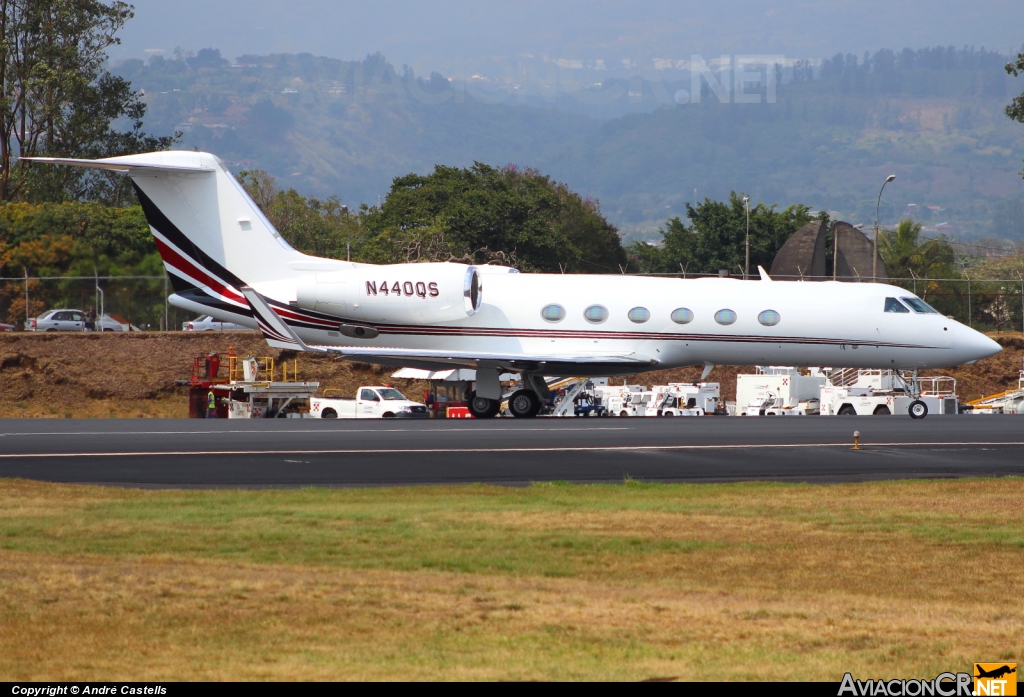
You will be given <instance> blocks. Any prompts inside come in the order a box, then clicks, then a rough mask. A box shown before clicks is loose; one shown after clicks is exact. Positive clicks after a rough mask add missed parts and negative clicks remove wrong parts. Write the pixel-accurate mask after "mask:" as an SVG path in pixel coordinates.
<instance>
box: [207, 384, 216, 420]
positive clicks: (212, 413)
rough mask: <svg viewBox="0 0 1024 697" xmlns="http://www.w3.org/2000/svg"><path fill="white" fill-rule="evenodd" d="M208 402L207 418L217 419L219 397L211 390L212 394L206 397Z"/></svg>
mask: <svg viewBox="0 0 1024 697" xmlns="http://www.w3.org/2000/svg"><path fill="white" fill-rule="evenodd" d="M206 398H207V400H208V402H209V403H208V405H207V410H206V418H208V419H216V418H217V397H216V395H214V394H213V390H210V394H208V395H206Z"/></svg>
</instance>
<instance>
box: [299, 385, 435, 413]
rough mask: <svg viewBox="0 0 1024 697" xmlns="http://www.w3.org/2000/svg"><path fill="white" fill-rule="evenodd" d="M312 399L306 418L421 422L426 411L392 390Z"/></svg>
mask: <svg viewBox="0 0 1024 697" xmlns="http://www.w3.org/2000/svg"><path fill="white" fill-rule="evenodd" d="M329 391H330V390H325V391H324V393H325V394H324V396H321V397H313V398H312V399H310V402H309V411H310V415H311V416H313V417H314V418H315V417H318V416H319V417H320V418H322V419H425V418H427V407H426V406H425V405H423V404H420V403H418V402H413V401H411V400H409V399H407V398H406V396H405V395H404V394H402V393H401V392H399V391H398V390H396V389H395V388H393V387H381V386H376V385H365V386H363V387H360V388H359V389H358V390H356V395H355V397H335V398H332V397H328V396H326V393H327V392H329Z"/></svg>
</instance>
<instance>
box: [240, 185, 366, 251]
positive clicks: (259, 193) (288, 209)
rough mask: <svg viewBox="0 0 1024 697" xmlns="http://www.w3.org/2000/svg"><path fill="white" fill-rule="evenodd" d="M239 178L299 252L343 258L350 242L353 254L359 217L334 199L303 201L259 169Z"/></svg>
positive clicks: (359, 233)
mask: <svg viewBox="0 0 1024 697" xmlns="http://www.w3.org/2000/svg"><path fill="white" fill-rule="evenodd" d="M239 178H240V179H241V181H242V185H243V186H244V187H245V190H246V191H247V192H248V193H249V196H251V197H252V199H253V201H255V202H256V205H257V206H259V207H260V210H262V211H263V214H264V215H265V216H267V219H268V220H269V221H270V222H271V223H272V224H273V226H274V227H275V228H276V229H277V231H278V232H280V233H281V236H282V237H284V238H285V239H286V240H287V241H288V243H289V244H290V245H291V246H293V247H295V249H297V250H299V251H300V252H304V253H306V254H312V255H313V256H318V257H328V258H334V259H345V258H346V256H347V255H348V245H349V243H350V242H351V243H352V244H353V251H356V250H357V249H358V247H359V245H360V243H361V240H362V225H361V222H362V218H361V216H359V215H353V214H351V212H350V211H349V210H348V208H347V207H345V206H343V205H342V203H341V200H340V199H338V197H336V196H331V197H330V198H328V199H326V200H320V199H317V198H313V197H309V198H306V197H305V196H302V195H301V194H299V192H297V191H296V190H295V189H288V190H287V191H285V190H282V189H280V188H278V186H277V182H276V181H275V179H274V177H273V176H271V175H270V174H269V173H267V172H265V171H263V170H252V171H247V172H241V173H240V174H239ZM353 258H355V257H353Z"/></svg>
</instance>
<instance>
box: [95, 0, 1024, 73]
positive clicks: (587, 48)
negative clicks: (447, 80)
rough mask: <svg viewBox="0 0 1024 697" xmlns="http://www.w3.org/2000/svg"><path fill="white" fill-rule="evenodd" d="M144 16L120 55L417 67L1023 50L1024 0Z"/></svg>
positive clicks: (161, 2) (449, 2) (310, 1)
mask: <svg viewBox="0 0 1024 697" xmlns="http://www.w3.org/2000/svg"><path fill="white" fill-rule="evenodd" d="M129 1H131V2H132V3H133V4H134V5H135V18H134V19H133V20H131V21H130V22H129V23H128V24H127V25H126V26H125V28H124V29H123V30H122V33H121V38H122V41H123V44H122V45H121V46H119V47H114V48H113V49H111V51H110V56H111V57H112V58H114V59H121V58H130V57H145V56H146V55H147V54H146V50H147V49H150V50H151V51H152V50H161V49H162V50H164V51H167V52H168V53H170V52H171V51H173V49H174V48H175V47H177V46H180V47H182V48H184V49H191V50H197V49H199V48H205V47H214V48H219V49H221V52H222V53H223V55H224V56H225V57H226V58H229V59H232V60H233V59H234V58H235V57H237V56H239V55H241V54H243V53H258V54H264V53H270V52H289V53H299V52H309V53H313V54H316V55H323V56H331V57H335V58H360V57H362V56H364V55H366V54H367V53H373V52H376V51H381V52H382V53H384V54H385V55H386V56H387V57H388V59H389V60H390V61H391V62H392V63H394V64H396V65H402V64H406V63H407V64H409V65H411V66H413V67H414V68H416V69H417V71H418V72H420V73H422V72H423V71H429V70H431V69H438V70H441V71H442V72H447V73H449V74H452V73H456V72H459V71H463V70H468V71H472V70H477V69H479V68H480V67H481V66H487V65H488V64H490V65H492V66H500V65H505V64H509V61H514V59H515V57H516V56H522V55H526V54H528V55H533V56H535V57H547V58H550V59H569V60H576V59H580V60H590V61H592V60H596V59H605V60H607V61H610V62H614V63H615V64H616V65H621V62H622V60H623V59H627V60H633V61H638V62H640V63H643V62H645V61H646V62H650V61H651V60H652V59H653V58H676V59H678V58H686V57H689V55H690V54H693V53H700V54H702V55H705V56H714V55H719V54H727V53H728V54H757V53H772V54H782V55H785V56H786V57H789V58H821V57H825V56H829V55H832V54H834V53H836V52H838V51H842V52H844V53H845V52H851V51H852V52H857V53H860V52H863V51H864V50H875V49H878V48H885V47H888V48H897V49H898V48H903V47H905V46H910V47H914V48H920V47H924V46H934V45H938V44H942V45H949V44H953V45H956V46H958V47H959V46H963V45H974V46H978V47H980V46H982V45H984V46H986V47H987V48H990V49H1000V50H1002V51H1004V52H1010V51H1017V50H1019V49H1020V47H1021V44H1022V43H1024V4H1022V3H1021V1H1020V0H971V1H963V0H787V1H786V2H781V1H775V2H756V1H754V0H718V2H707V1H706V0H704V1H702V2H690V1H688V0H675V1H673V0H646V1H644V2H635V1H634V2H627V1H625V0H592V1H591V2H583V1H581V0H517V1H516V2H504V3H491V2H481V1H479V0H476V1H472V2H471V1H469V0H435V1H434V2H429V1H428V2H423V1H422V0H418V1H411V0H374V2H366V0H361V1H360V2H353V1H351V0H291V1H290V2H281V1H280V0H176V1H175V2H167V0H129Z"/></svg>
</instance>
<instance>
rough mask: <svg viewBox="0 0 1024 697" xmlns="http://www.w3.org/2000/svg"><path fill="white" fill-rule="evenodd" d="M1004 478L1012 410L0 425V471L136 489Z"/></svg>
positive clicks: (1023, 429) (1020, 427) (1012, 449)
mask: <svg viewBox="0 0 1024 697" xmlns="http://www.w3.org/2000/svg"><path fill="white" fill-rule="evenodd" d="M855 430H858V431H860V433H861V439H860V442H861V449H860V450H853V449H852V445H853V432H854V431H855ZM1007 475H1024V417H1018V416H1011V415H1007V416H967V415H964V416H929V417H927V418H925V419H923V420H920V421H914V420H912V419H910V418H909V417H905V416H886V417H818V416H810V417H758V418H755V417H749V418H736V417H691V418H678V417H677V418H604V419H599V418H589V419H585V418H566V419H551V418H548V419H544V418H541V419H533V420H516V419H494V420H490V421H476V420H423V421H406V420H393V419H388V420H362V419H360V420H252V421H242V420H230V421H229V420H216V421H215V420H209V421H202V420H187V419H180V420H178V419H171V420H163V419H161V420H157V419H137V420H129V419H123V420H70V419H63V420H55V419H54V420H51V419H4V420H0V477H24V478H29V479H37V480H44V481H54V482H78V483H94V484H115V485H124V486H140V487H295V486H387V485H412V484H451V483H468V482H485V483H491V484H505V485H522V484H527V483H529V482H537V481H552V480H565V481H574V482H620V481H622V480H623V479H624V478H625V477H632V478H633V479H638V480H643V481H659V482H712V481H754V480H756V481H788V482H834V481H858V480H875V479H902V478H908V477H983V476H1007Z"/></svg>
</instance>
